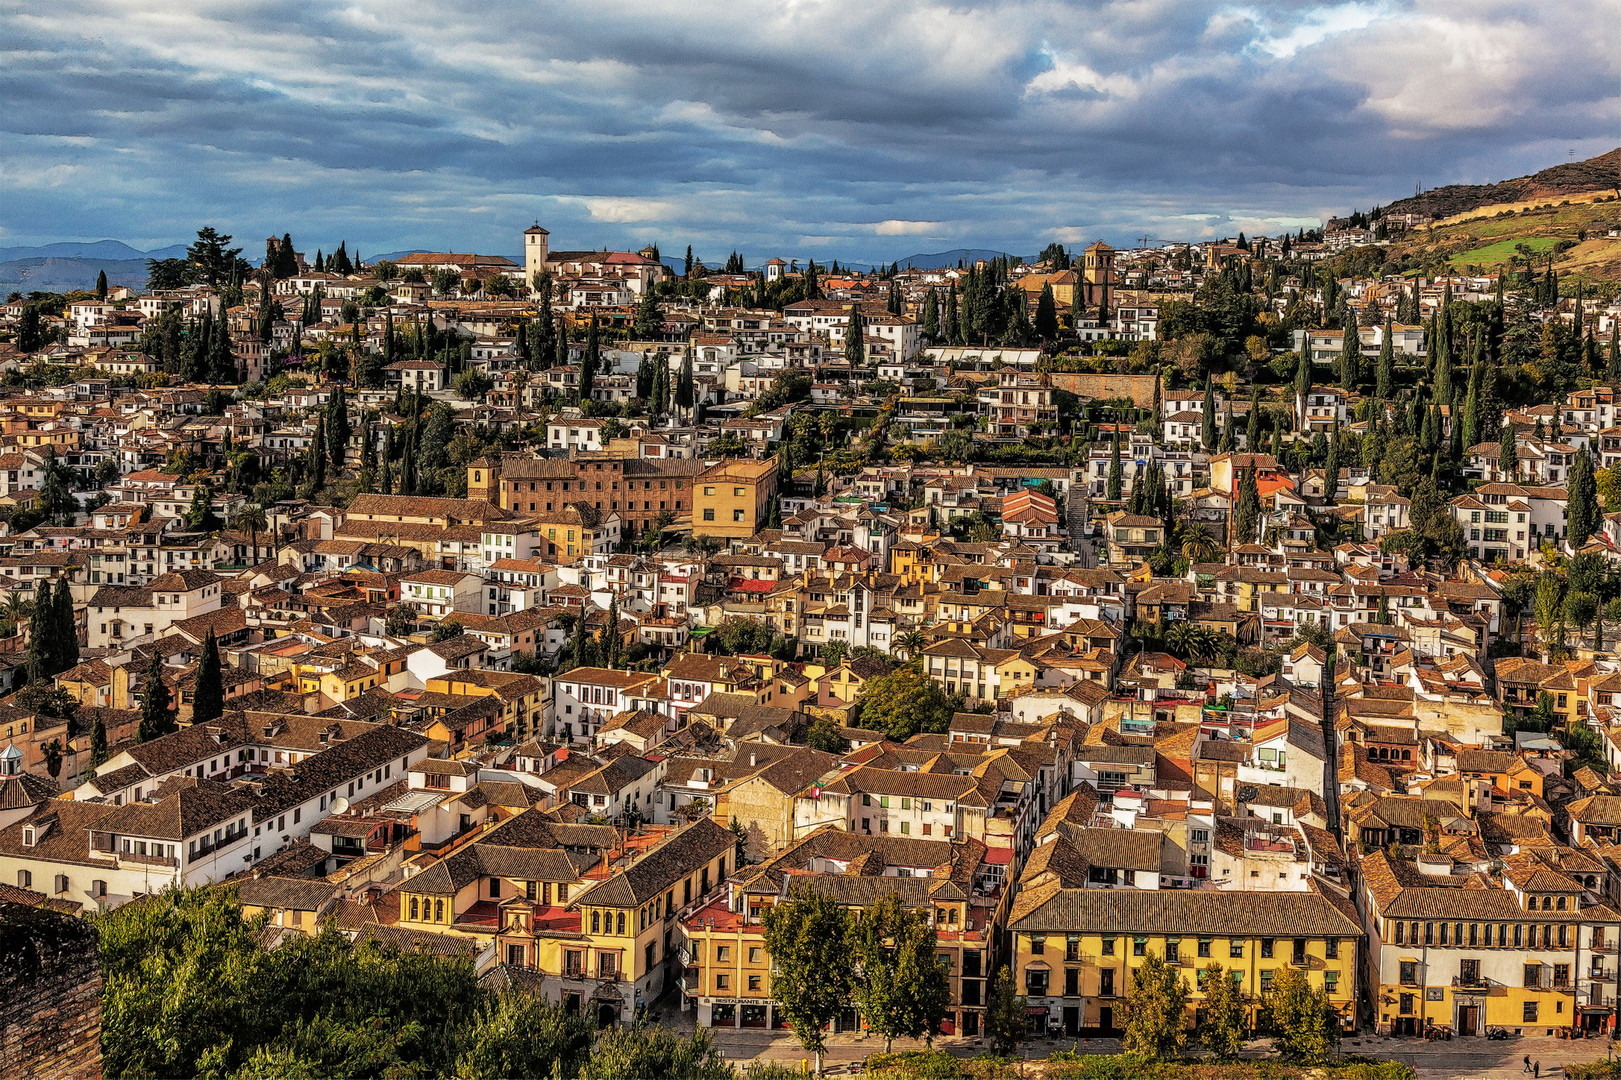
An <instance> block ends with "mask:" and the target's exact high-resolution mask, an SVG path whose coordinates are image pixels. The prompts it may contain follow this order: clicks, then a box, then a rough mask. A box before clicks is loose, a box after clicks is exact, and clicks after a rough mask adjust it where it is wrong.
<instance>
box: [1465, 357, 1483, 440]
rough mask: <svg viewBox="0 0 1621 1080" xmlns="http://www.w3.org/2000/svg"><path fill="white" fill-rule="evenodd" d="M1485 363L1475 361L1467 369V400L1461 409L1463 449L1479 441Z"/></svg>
mask: <svg viewBox="0 0 1621 1080" xmlns="http://www.w3.org/2000/svg"><path fill="white" fill-rule="evenodd" d="M1485 366H1486V365H1485V364H1483V363H1481V362H1479V361H1476V363H1475V364H1474V366H1472V367H1471V368H1470V369H1469V390H1468V400H1467V401H1466V402H1465V404H1464V410H1463V424H1462V427H1463V432H1462V441H1463V447H1464V449H1465V450H1467V449H1469V447H1471V446H1474V445H1476V444H1477V443H1479V442H1480V420H1481V416H1480V407H1481V404H1482V403H1481V400H1480V396H1481V383H1482V382H1483V381H1484V379H1485V370H1484V369H1485Z"/></svg>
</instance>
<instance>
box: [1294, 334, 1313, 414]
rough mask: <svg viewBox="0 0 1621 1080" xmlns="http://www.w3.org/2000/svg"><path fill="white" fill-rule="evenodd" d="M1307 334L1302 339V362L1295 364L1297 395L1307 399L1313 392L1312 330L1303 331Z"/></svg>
mask: <svg viewBox="0 0 1621 1080" xmlns="http://www.w3.org/2000/svg"><path fill="white" fill-rule="evenodd" d="M1302 333H1303V334H1304V335H1305V336H1304V337H1302V338H1301V340H1300V362H1299V363H1298V364H1296V365H1295V397H1297V398H1299V399H1301V400H1302V401H1304V400H1305V397H1306V395H1307V394H1309V393H1310V392H1311V384H1312V370H1311V331H1310V330H1305V331H1302Z"/></svg>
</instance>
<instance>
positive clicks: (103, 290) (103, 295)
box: [96, 270, 107, 300]
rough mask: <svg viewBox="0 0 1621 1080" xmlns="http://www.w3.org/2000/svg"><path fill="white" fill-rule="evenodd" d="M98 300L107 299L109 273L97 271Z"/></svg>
mask: <svg viewBox="0 0 1621 1080" xmlns="http://www.w3.org/2000/svg"><path fill="white" fill-rule="evenodd" d="M96 299H97V300H105V299H107V271H105V270H97V271H96Z"/></svg>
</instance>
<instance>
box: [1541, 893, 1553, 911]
mask: <svg viewBox="0 0 1621 1080" xmlns="http://www.w3.org/2000/svg"><path fill="white" fill-rule="evenodd" d="M1552 908H1553V897H1551V896H1544V897H1543V898H1542V910H1543V911H1548V910H1551V909H1552Z"/></svg>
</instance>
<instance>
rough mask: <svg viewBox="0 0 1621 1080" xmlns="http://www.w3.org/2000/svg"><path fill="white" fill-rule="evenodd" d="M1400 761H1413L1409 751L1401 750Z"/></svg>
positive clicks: (1411, 753)
mask: <svg viewBox="0 0 1621 1080" xmlns="http://www.w3.org/2000/svg"><path fill="white" fill-rule="evenodd" d="M1401 759H1402V760H1403V761H1412V760H1413V752H1412V751H1411V750H1403V751H1402V752H1401Z"/></svg>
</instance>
